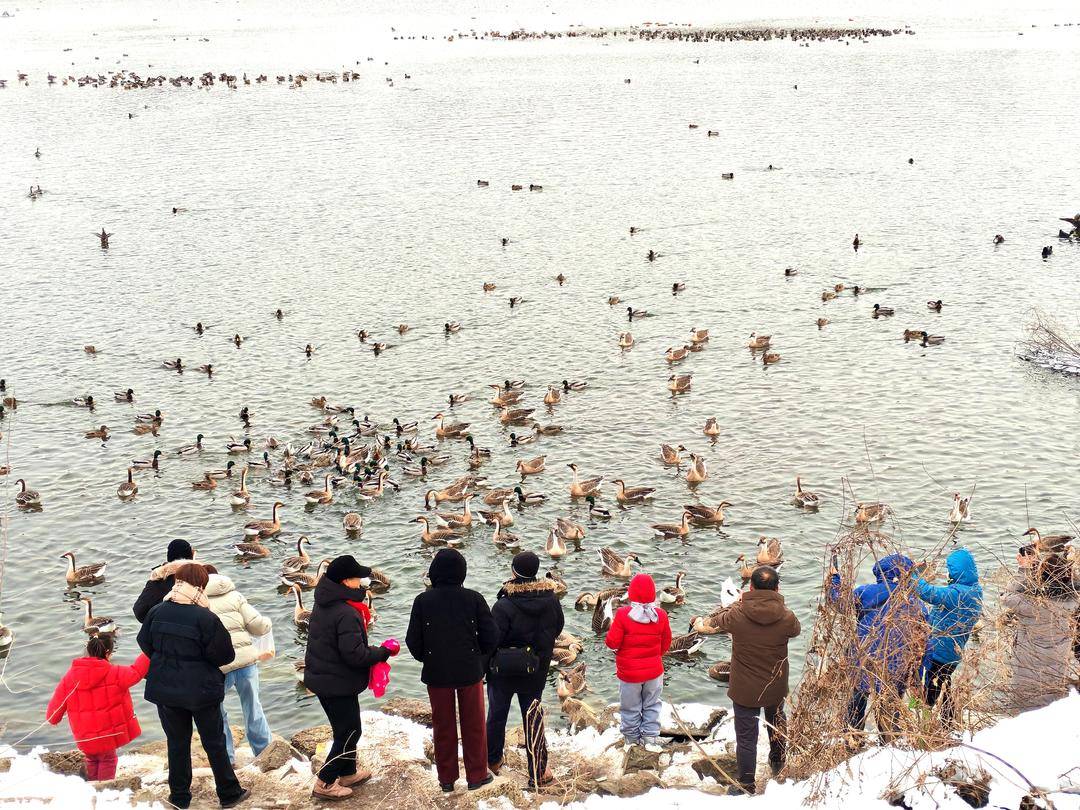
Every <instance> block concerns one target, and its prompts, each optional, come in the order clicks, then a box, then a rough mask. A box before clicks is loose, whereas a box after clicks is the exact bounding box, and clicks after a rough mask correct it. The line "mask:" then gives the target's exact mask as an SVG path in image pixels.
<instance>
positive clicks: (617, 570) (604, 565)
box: [596, 546, 641, 579]
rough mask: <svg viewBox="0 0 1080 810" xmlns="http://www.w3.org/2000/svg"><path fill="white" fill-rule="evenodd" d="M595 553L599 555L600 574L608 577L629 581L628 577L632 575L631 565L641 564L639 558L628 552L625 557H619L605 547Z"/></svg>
mask: <svg viewBox="0 0 1080 810" xmlns="http://www.w3.org/2000/svg"><path fill="white" fill-rule="evenodd" d="M596 553H597V554H599V555H600V571H601V573H603V574H606V575H607V576H609V577H618V578H619V579H630V575H631V574H632V573H633V567H632V565H633V563H638V564H639V565H640V564H641V558H640V557H638V555H637V554H635V553H634V552H630V553H629V554H627V555H626V556H625V557H620V556H619V555H618V554H617V553H616V552H615V551H613V550H612V549H610V548H608V547H607V546H605V547H604V548H600V549H597V550H596Z"/></svg>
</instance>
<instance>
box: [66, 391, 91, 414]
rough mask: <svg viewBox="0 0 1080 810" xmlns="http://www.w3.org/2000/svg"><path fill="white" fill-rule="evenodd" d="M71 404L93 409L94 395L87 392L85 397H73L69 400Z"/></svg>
mask: <svg viewBox="0 0 1080 810" xmlns="http://www.w3.org/2000/svg"><path fill="white" fill-rule="evenodd" d="M71 404H72V405H74V406H75V407H76V408H89V409H90V410H94V397H93V396H92V395H91V394H87V395H86V396H85V397H75V398H74V399H72V400H71Z"/></svg>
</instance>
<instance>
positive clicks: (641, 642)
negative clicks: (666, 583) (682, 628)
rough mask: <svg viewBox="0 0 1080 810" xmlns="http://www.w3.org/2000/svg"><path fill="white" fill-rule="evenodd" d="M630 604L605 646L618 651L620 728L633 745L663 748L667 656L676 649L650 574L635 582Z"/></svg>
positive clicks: (614, 622) (617, 616)
mask: <svg viewBox="0 0 1080 810" xmlns="http://www.w3.org/2000/svg"><path fill="white" fill-rule="evenodd" d="M627 596H628V597H629V599H630V604H629V605H627V606H625V607H621V608H619V610H618V612H617V613H616V614H615V618H614V620H612V622H611V628H610V629H609V630H608V633H607V638H606V639H605V643H606V644H607V645H608V647H610V648H611V649H613V650H615V672H616V674H617V675H618V677H619V723H620V726H621V730H622V734H623V738H624V739H625V740H626V744H627V745H645V746H646V747H647V748H650V749H656V748H657V746H659V744H660V694H661V692H663V689H664V653H666V652H667V651H668V648H669V647H671V625H670V624H669V623H668V617H667V613H666V612H665V611H664V609H663V608H660V607H657V606H656V583H654V582H653V580H652V577H650V576H649V575H647V574H638V575H637V576H636V577H634V578H633V579H632V580H630V589H629V591H628V592H627Z"/></svg>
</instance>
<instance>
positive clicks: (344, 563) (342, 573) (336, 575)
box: [326, 554, 371, 584]
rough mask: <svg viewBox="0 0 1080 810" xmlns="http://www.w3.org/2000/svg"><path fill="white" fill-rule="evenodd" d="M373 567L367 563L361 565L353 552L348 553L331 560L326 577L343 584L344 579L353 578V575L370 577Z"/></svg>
mask: <svg viewBox="0 0 1080 810" xmlns="http://www.w3.org/2000/svg"><path fill="white" fill-rule="evenodd" d="M370 576H371V569H370V568H368V567H367V566H366V565H361V564H360V563H358V562H357V561H356V558H355V557H353V556H352V555H351V554H346V555H345V556H343V557H337V558H335V559H334V560H333V561H331V563H330V565H328V566H326V578H327V579H328V580H330V581H331V582H337V583H338V584H341V581H342V580H344V579H351V578H352V577H360V578H364V577H370Z"/></svg>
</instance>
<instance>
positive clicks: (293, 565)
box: [281, 534, 311, 574]
mask: <svg viewBox="0 0 1080 810" xmlns="http://www.w3.org/2000/svg"><path fill="white" fill-rule="evenodd" d="M309 543H311V541H310V540H309V539H308V536H307V535H306V534H302V535H300V537H299V538H298V539H297V541H296V556H294V557H286V558H285V559H284V560H282V561H281V573H283V574H285V573H292V572H296V571H303V570H304V569H305V568H307V567H308V565H309V564H310V563H311V557H309V556H308V553H307V551H306V550H305V549H304V546H306V545H308V544H309Z"/></svg>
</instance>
